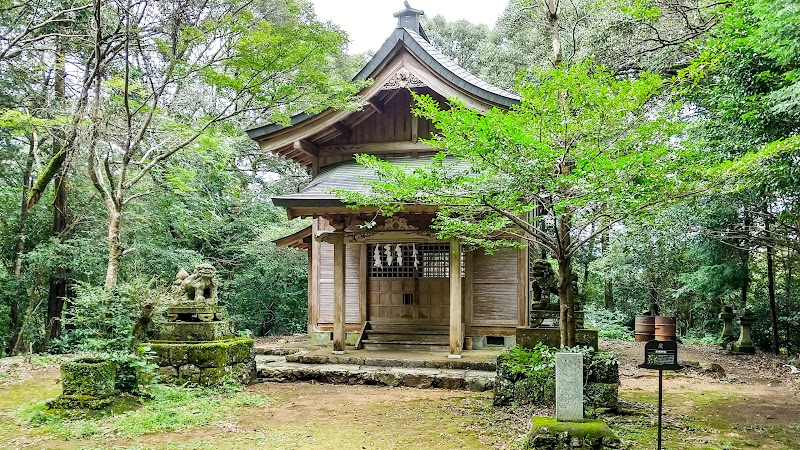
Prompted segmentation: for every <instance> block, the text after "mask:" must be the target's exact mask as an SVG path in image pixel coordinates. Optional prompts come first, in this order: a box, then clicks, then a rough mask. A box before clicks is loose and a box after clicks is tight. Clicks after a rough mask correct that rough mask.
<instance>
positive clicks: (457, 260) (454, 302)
mask: <svg viewBox="0 0 800 450" xmlns="http://www.w3.org/2000/svg"><path fill="white" fill-rule="evenodd" d="M461 316H462V313H461V242H460V241H458V240H457V239H451V240H450V355H449V357H450V358H461V343H462V341H463V339H464V333H463V330H462V327H463V325H462V324H463V320H462V317H461Z"/></svg>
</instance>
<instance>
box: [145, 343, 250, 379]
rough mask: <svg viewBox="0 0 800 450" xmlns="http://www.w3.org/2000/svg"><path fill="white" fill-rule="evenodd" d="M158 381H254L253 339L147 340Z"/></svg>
mask: <svg viewBox="0 0 800 450" xmlns="http://www.w3.org/2000/svg"><path fill="white" fill-rule="evenodd" d="M145 345H146V346H147V347H149V348H150V350H151V351H152V352H153V353H155V359H154V360H153V362H154V363H155V364H157V365H158V367H159V374H160V376H161V380H162V381H163V382H165V383H168V384H189V385H193V386H212V385H216V384H220V383H221V382H223V381H225V380H226V379H237V380H239V381H240V382H242V383H245V384H247V383H251V382H253V381H254V380H255V375H256V361H255V353H254V351H253V340H252V339H247V338H229V339H221V340H215V341H208V342H151V343H149V344H145Z"/></svg>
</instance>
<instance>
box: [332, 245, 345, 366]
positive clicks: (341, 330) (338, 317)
mask: <svg viewBox="0 0 800 450" xmlns="http://www.w3.org/2000/svg"><path fill="white" fill-rule="evenodd" d="M345 317H346V315H345V244H344V236H342V235H341V234H337V235H336V236H333V353H334V354H336V355H340V354H343V353H344V346H345V340H346V338H347V335H346V332H345Z"/></svg>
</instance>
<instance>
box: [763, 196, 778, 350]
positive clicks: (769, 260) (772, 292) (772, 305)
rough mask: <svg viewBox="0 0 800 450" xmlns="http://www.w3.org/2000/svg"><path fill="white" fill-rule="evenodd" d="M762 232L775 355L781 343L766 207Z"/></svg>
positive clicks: (768, 219)
mask: <svg viewBox="0 0 800 450" xmlns="http://www.w3.org/2000/svg"><path fill="white" fill-rule="evenodd" d="M764 213H765V215H764V234H765V237H766V240H767V292H768V295H769V313H770V318H771V319H772V350H773V351H774V352H775V354H776V355H779V354H780V353H781V343H780V338H779V337H778V308H777V306H776V304H775V270H774V261H773V248H772V244H771V243H770V238H771V236H770V235H771V234H772V233H771V232H770V229H769V227H770V222H771V221H772V219H770V217H769V211H768V210H767V207H766V206H765V207H764Z"/></svg>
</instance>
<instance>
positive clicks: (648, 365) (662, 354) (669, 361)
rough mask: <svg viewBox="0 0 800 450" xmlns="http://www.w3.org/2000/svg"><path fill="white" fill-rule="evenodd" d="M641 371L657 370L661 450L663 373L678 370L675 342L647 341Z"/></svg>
mask: <svg viewBox="0 0 800 450" xmlns="http://www.w3.org/2000/svg"><path fill="white" fill-rule="evenodd" d="M639 367H640V368H642V369H651V370H658V450H661V411H662V405H663V399H664V371H665V370H680V369H681V368H682V366H681V365H680V364H678V343H677V342H675V341H656V340H653V341H647V343H646V344H645V345H644V364H639Z"/></svg>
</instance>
